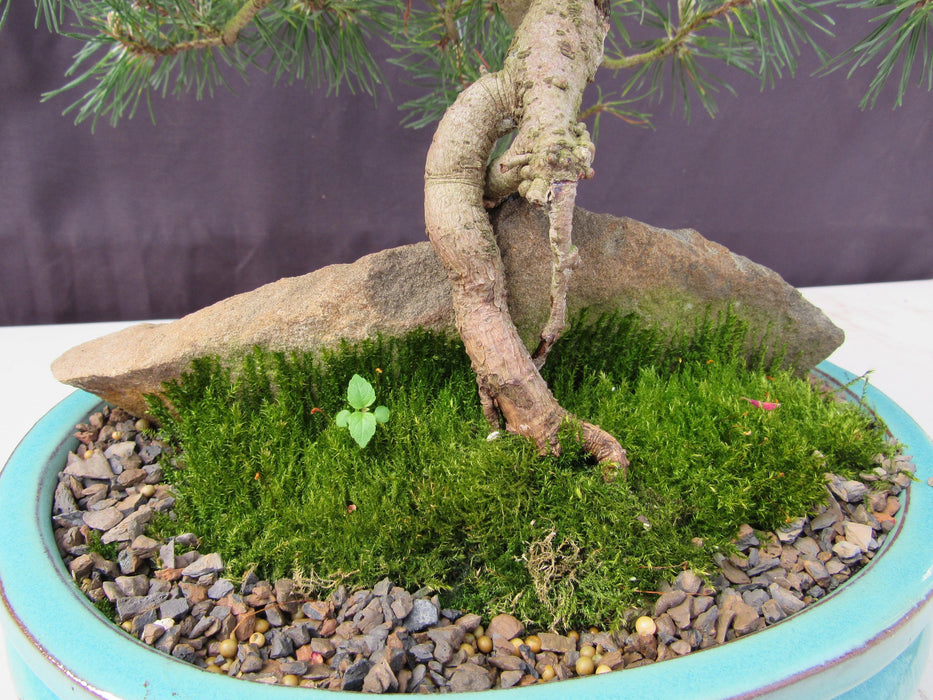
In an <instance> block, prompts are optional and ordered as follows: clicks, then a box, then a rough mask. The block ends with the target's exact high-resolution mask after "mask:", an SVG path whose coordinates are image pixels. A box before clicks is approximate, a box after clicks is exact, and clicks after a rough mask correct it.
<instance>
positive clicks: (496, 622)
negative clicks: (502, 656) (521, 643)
mask: <svg viewBox="0 0 933 700" xmlns="http://www.w3.org/2000/svg"><path fill="white" fill-rule="evenodd" d="M524 631H525V626H524V625H523V624H522V623H521V622H519V621H518V620H517V619H515V618H514V617H513V616H512V615H505V614H502V615H496V616H495V617H494V618H492V620H490V621H489V625H488V626H487V627H486V634H487V635H488V636H489V637H495V636H496V635H499V636H502V637H505V638H506V639H515V637H518V636H519V635H521V633H522V632H524Z"/></svg>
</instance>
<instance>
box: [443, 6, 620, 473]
mask: <svg viewBox="0 0 933 700" xmlns="http://www.w3.org/2000/svg"><path fill="white" fill-rule="evenodd" d="M505 4H506V5H507V7H506V8H504V9H505V10H507V13H508V18H509V22H510V23H513V26H515V24H517V29H516V32H515V37H514V39H513V42H512V45H511V47H510V50H509V54H508V56H507V58H506V61H505V65H504V67H503V69H502V70H501V71H498V72H496V73H489V74H486V75H484V76H482V77H481V78H480V79H479V80H477V81H476V82H475V83H474V84H473V85H471V86H470V87H468V88H467V89H465V90H464V91H463V93H461V95H460V96H459V98H458V99H457V101H456V102H455V103H454V104H453V105H452V106H451V107H450V108H449V109H448V110H447V113H446V114H445V116H444V118H443V119H442V120H441V122H440V124H439V125H438V128H437V131H436V132H435V135H434V140H433V143H432V145H431V148H430V150H429V152H428V157H427V163H426V166H425V223H426V227H427V234H428V237H429V238H430V240H431V242H432V244H433V245H434V248H435V250H436V252H437V255H438V258H439V259H440V261H441V263H442V265H443V266H444V268H445V270H446V271H447V274H448V277H449V279H450V282H451V286H452V297H453V306H454V314H455V318H456V324H457V330H458V331H459V333H460V336H461V338H462V339H463V342H464V345H465V347H466V350H467V352H468V354H469V355H470V358H471V361H472V364H473V369H474V370H475V372H476V379H477V384H478V388H479V395H480V401H481V403H482V406H483V411H484V414H485V415H486V418H487V419H488V420H489V422H490V424H491V425H492V426H494V427H499V426H500V422H501V421H502V420H503V419H504V421H505V427H506V429H507V430H509V431H511V432H514V433H517V434H520V435H524V436H526V437H529V438H531V439H532V440H534V441H535V443H536V444H537V446H538V449H539V450H540V451H541V452H543V453H544V452H549V451H556V450H558V449H559V446H558V440H557V434H558V431H559V429H560V427H561V425H562V424H563V423H564V421H565V420H567V419H568V418H571V417H570V416H568V414H567V412H566V411H565V410H564V409H563V408H562V407H561V406H560V405H559V404H558V403H557V401H556V400H555V399H554V396H553V395H552V394H551V392H550V390H549V389H548V387H547V384H546V383H545V381H544V380H543V379H542V377H541V375H540V373H539V371H538V370H539V369H540V366H541V364H542V363H543V361H544V358H545V357H546V355H547V351H548V350H549V349H550V347H551V345H553V343H554V341H555V340H556V339H557V337H559V335H560V332H561V331H562V330H563V325H564V322H565V315H566V312H565V308H566V293H567V287H568V285H569V275H570V271H571V269H572V267H573V264H574V260H575V256H576V251H575V249H574V248H573V244H572V241H571V238H570V234H571V224H572V218H573V206H574V199H575V193H576V183H577V181H578V180H579V179H581V178H584V177H588V176H590V175H591V173H592V171H591V169H590V163H591V161H592V158H593V153H594V149H593V145H592V142H591V141H590V139H589V137H588V135H587V133H586V129H585V128H584V127H583V126H582V125H581V124H579V123H578V122H577V115H578V113H579V109H580V101H581V98H582V94H583V90H584V88H585V87H586V84H587V83H588V82H589V81H590V80H592V78H593V76H594V74H595V72H596V69H597V67H598V66H599V62H600V60H601V57H602V47H603V41H604V39H605V35H606V30H607V18H606V17H605V16H604V14H603V12H602V10H601V8H600V6H598V5H596V4H594V2H593V0H564V1H561V0H530V2H525V3H523V2H521V1H520V0H518V1H512V2H508V3H505ZM512 130H517V133H516V135H515V138H514V140H513V142H512V145H511V147H510V148H509V149H508V151H507V152H506V153H505V154H504V155H503V156H502V157H501V158H499V159H497V160H496V161H495V162H493V163H492V164H491V165H490V166H489V169H488V171H487V162H488V159H489V155H490V153H491V151H492V148H493V146H494V145H495V143H496V141H497V140H498V139H499V138H500V137H501V136H503V135H505V134H506V133H508V132H510V131H512ZM513 192H518V193H519V194H520V195H521V196H523V197H524V198H525V199H527V200H528V201H530V202H532V203H533V204H536V205H540V206H542V207H545V208H546V209H547V211H548V214H549V217H550V222H551V225H550V235H549V238H550V241H551V250H552V271H553V274H552V283H551V312H550V316H549V319H548V321H547V323H546V325H545V328H544V330H543V331H542V336H541V342H540V344H539V346H538V349H537V351H536V353H535V354H536V358H532V356H531V354H529V352H528V350H527V348H526V347H525V345H524V343H523V342H522V340H521V338H520V337H519V334H518V331H517V330H516V328H515V325H514V323H513V322H512V319H511V317H510V315H509V308H508V299H507V291H506V279H505V270H504V266H503V263H502V258H501V255H500V251H499V249H498V246H497V244H496V240H495V236H494V233H493V229H492V225H491V223H490V221H489V217H488V215H487V213H486V206H487V205H489V204H490V203H491V202H496V201H499V200H501V199H502V198H504V197H505V196H507V195H509V194H511V193H513ZM578 423H579V425H580V427H581V429H582V433H583V439H584V443H585V446H586V449H587V450H588V451H589V452H590V453H591V454H592V455H593V456H595V457H596V458H597V459H598V460H599V461H600V462H604V463H606V464H607V465H613V466H615V467H618V468H621V469H623V470H624V469H625V467H626V466H627V464H628V461H627V459H626V457H625V451H624V450H623V449H622V447H621V446H620V445H619V443H618V442H617V441H616V440H615V439H614V438H613V437H612V436H610V435H609V434H608V433H606V432H605V431H603V430H602V429H600V428H599V427H597V426H594V425H591V424H588V423H585V422H583V421H579V422H578Z"/></svg>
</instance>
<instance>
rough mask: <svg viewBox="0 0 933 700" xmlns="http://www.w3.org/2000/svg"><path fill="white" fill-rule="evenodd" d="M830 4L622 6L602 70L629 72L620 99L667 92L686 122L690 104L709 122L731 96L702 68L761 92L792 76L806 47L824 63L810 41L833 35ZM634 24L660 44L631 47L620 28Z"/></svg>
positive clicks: (733, 0) (693, 1)
mask: <svg viewBox="0 0 933 700" xmlns="http://www.w3.org/2000/svg"><path fill="white" fill-rule="evenodd" d="M831 1H832V0H817V2H815V3H808V2H802V1H800V0H712V1H710V0H680V1H679V2H678V4H677V6H676V9H674V10H672V9H671V8H670V6H666V7H662V6H660V5H658V4H657V3H656V2H654V0H640V2H633V3H624V4H623V5H622V6H621V8H619V9H621V10H622V11H621V12H620V13H617V16H616V29H617V32H616V35H617V36H618V39H617V40H616V42H615V44H614V48H613V49H610V50H608V51H607V58H606V59H605V60H604V61H603V67H604V68H609V69H610V70H614V71H620V70H626V69H627V70H632V71H634V72H633V74H632V75H631V76H630V77H629V78H628V80H627V81H626V82H625V84H624V89H623V91H624V92H625V93H630V92H632V93H634V94H641V95H651V96H652V97H653V98H654V99H660V98H661V97H662V96H663V93H664V90H665V86H666V85H668V84H669V85H671V86H673V88H674V89H675V90H676V96H677V97H678V98H679V99H680V100H682V102H683V105H684V110H685V112H686V114H687V116H688V117H689V115H690V101H691V97H697V98H699V100H700V102H701V103H702V105H703V106H704V108H705V109H706V110H707V111H708V112H709V113H710V114H714V113H715V112H716V103H715V99H714V98H715V94H716V93H717V92H718V91H719V90H720V89H727V90H730V91H732V89H731V88H730V87H729V85H728V84H727V83H725V82H724V81H723V80H722V79H720V78H719V77H717V76H716V75H715V74H713V73H712V72H711V71H710V70H709V68H708V67H707V66H710V65H714V64H715V63H724V64H726V65H727V66H730V67H733V68H737V69H738V70H741V71H743V72H745V73H749V74H751V75H755V76H758V77H759V78H760V79H761V81H762V85H770V84H773V83H774V81H775V79H776V78H778V77H781V76H782V75H783V73H784V72H785V71H787V72H789V73H791V74H793V73H794V71H795V70H796V65H797V57H798V56H799V54H800V53H801V51H802V48H803V47H804V46H809V47H810V48H812V49H813V50H814V51H815V52H816V53H817V55H818V56H821V57H824V56H825V54H824V52H823V50H822V49H821V48H820V46H819V44H818V43H817V42H816V41H815V40H814V39H813V37H812V36H811V33H817V34H824V35H831V32H830V27H831V26H832V24H833V21H832V19H831V18H830V17H829V16H828V15H826V14H825V13H824V12H823V11H822V8H823V7H824V6H826V5H827V4H829V2H831ZM617 7H618V6H617ZM675 13H676V14H675ZM633 22H637V23H638V24H640V25H642V26H644V27H650V28H652V29H656V30H659V32H660V33H661V34H662V36H661V38H658V39H651V40H646V41H638V42H635V41H632V40H631V38H630V35H629V33H628V29H627V28H626V27H624V24H625V23H633ZM631 49H635V50H634V51H631ZM675 103H676V100H675Z"/></svg>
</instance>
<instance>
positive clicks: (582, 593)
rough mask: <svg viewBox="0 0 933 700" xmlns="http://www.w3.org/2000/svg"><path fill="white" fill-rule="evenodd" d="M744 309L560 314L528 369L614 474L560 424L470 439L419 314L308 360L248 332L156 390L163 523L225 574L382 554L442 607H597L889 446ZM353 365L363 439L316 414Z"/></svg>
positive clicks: (570, 619) (369, 577)
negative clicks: (793, 363)
mask: <svg viewBox="0 0 933 700" xmlns="http://www.w3.org/2000/svg"><path fill="white" fill-rule="evenodd" d="M747 330H748V329H747V327H746V326H745V324H743V323H742V322H741V321H739V320H738V319H736V318H735V317H734V316H731V315H727V316H723V317H722V318H719V319H716V320H715V321H713V320H712V319H709V318H707V319H705V320H703V321H702V322H701V323H700V324H699V325H698V327H697V328H695V329H691V332H690V333H689V334H686V333H685V334H680V335H675V336H674V337H669V336H666V335H662V334H660V333H657V332H654V331H652V330H650V329H646V328H644V327H642V326H641V325H639V323H638V321H637V319H636V318H635V317H631V316H630V317H625V318H619V317H606V318H600V319H596V320H595V321H594V322H592V323H585V322H583V321H582V320H580V321H579V322H578V323H576V324H575V325H574V327H573V329H572V330H571V331H570V332H569V333H568V334H567V335H566V337H565V338H564V339H563V340H562V341H561V342H560V343H559V344H558V346H557V347H556V348H555V349H554V351H553V352H552V355H551V357H550V358H549V360H548V364H547V366H546V378H547V379H548V381H549V383H550V385H551V387H552V388H553V390H554V392H555V395H556V396H557V397H558V399H559V400H560V401H561V402H562V404H563V405H564V406H566V407H567V408H568V409H570V410H571V411H573V412H574V413H575V414H577V415H579V416H581V417H584V418H586V419H587V420H591V421H593V422H595V423H598V424H599V425H601V426H603V427H604V428H606V429H607V430H609V431H610V432H611V433H613V434H614V435H616V436H617V437H618V438H619V439H620V441H621V442H622V444H623V446H625V447H626V448H627V449H628V451H629V456H630V458H631V460H632V463H631V466H630V477H629V479H628V480H627V481H622V480H619V481H616V482H615V483H606V482H605V481H604V479H603V474H602V469H601V468H600V467H598V466H597V465H595V464H593V463H592V462H591V461H590V460H588V459H587V458H586V456H585V455H583V454H582V451H581V449H580V446H579V442H578V440H576V438H575V435H574V433H573V430H572V429H571V426H568V428H567V429H566V430H565V431H564V433H563V434H562V436H561V439H562V444H563V446H564V450H563V454H562V455H561V456H560V457H546V458H545V457H539V456H538V455H537V454H536V451H535V449H534V448H533V446H532V445H531V444H530V443H529V442H528V441H526V440H523V439H520V438H517V437H513V436H506V437H503V438H500V439H497V440H493V441H488V440H487V439H486V436H487V433H488V432H489V429H488V426H487V425H486V423H485V421H484V419H483V417H482V415H481V412H480V410H479V406H478V401H477V399H476V395H475V392H476V384H475V380H474V377H473V374H472V371H471V369H470V365H469V360H468V358H467V357H466V355H465V353H464V352H463V349H462V346H461V345H460V344H459V341H454V340H450V339H447V338H443V337H439V336H435V335H431V334H428V333H424V332H419V333H414V334H412V335H411V336H409V337H407V338H405V339H396V340H375V341H371V342H366V343H363V344H360V345H357V346H353V347H350V346H345V347H343V348H342V349H341V350H340V351H339V352H335V353H331V354H328V355H326V356H324V357H323V358H320V359H318V360H314V359H312V358H311V357H310V356H305V355H292V356H284V355H275V354H264V353H261V352H259V351H257V352H255V353H254V354H252V355H251V356H250V357H249V358H248V360H247V361H246V362H245V363H244V366H243V367H242V368H241V370H240V371H239V372H238V373H237V376H236V377H235V378H234V377H232V376H231V374H230V373H229V372H228V371H226V370H223V369H222V368H221V367H220V365H219V364H218V363H217V362H216V361H212V360H205V361H201V362H199V363H198V364H197V365H196V366H195V367H194V369H193V371H192V373H191V374H190V376H188V377H186V378H185V379H184V380H183V381H182V382H180V383H178V384H175V385H173V386H171V387H169V388H168V391H167V394H168V398H169V399H170V401H171V403H172V404H173V405H174V406H175V407H176V409H177V411H178V412H177V414H174V415H172V414H169V413H168V412H167V411H166V410H165V409H164V408H161V407H155V412H156V413H157V414H159V416H160V418H161V419H162V421H163V423H164V427H165V430H166V431H167V432H168V434H169V435H170V436H171V438H172V439H173V440H176V441H177V442H178V443H179V445H180V447H181V449H182V451H183V462H180V466H179V467H178V468H176V469H174V470H171V473H170V474H169V476H170V478H171V480H172V481H173V482H174V484H175V487H176V489H177V490H178V494H179V497H178V503H177V509H176V510H177V514H178V520H177V522H175V523H163V525H162V527H172V526H173V527H175V528H177V532H183V531H192V532H196V533H197V534H198V535H199V536H200V537H201V538H202V549H203V550H204V551H211V550H216V551H219V552H220V553H221V554H222V556H223V558H224V561H225V562H226V563H227V565H228V568H229V572H230V574H231V575H232V576H238V575H241V574H242V573H243V572H244V571H246V570H247V569H250V568H253V567H255V568H256V570H257V572H258V573H259V574H260V575H261V576H264V577H268V578H275V577H280V576H288V575H292V574H293V573H295V572H296V571H300V572H303V573H304V574H305V575H307V576H309V577H310V578H312V579H314V580H317V581H322V582H323V581H329V582H339V581H342V582H344V583H347V584H348V585H359V586H371V585H373V584H374V583H375V582H376V581H378V580H380V579H381V578H383V577H385V576H388V577H390V578H392V580H393V581H395V582H396V583H397V584H399V585H402V586H405V587H407V588H409V589H410V590H414V589H416V588H420V587H422V586H431V587H433V588H435V589H437V590H438V591H440V592H441V594H442V597H443V600H444V604H445V605H447V606H450V607H461V608H467V609H471V610H475V611H477V612H481V613H484V614H486V615H493V614H495V613H498V612H502V611H509V612H513V613H515V614H517V615H518V616H520V617H522V618H524V619H526V620H528V621H532V622H533V624H535V625H537V626H540V627H550V626H555V627H564V626H571V625H583V624H585V625H589V624H600V625H606V626H608V627H611V626H613V625H616V624H618V623H619V621H620V619H621V618H622V616H623V614H624V613H625V612H626V611H627V610H629V609H630V608H631V607H632V606H638V605H642V604H644V603H645V602H646V599H645V598H644V597H643V594H642V593H641V591H650V590H656V589H657V587H658V586H659V585H660V583H661V581H662V579H665V578H669V577H670V576H671V575H673V574H674V573H675V572H676V571H677V570H679V569H681V568H682V567H683V566H684V565H689V566H692V567H694V569H695V570H697V571H698V572H700V573H704V572H706V573H709V572H711V565H710V560H711V555H712V554H713V553H714V552H715V551H728V549H729V547H730V539H731V537H732V536H733V535H734V534H735V532H736V531H737V529H738V527H739V525H741V524H742V523H746V522H747V523H749V524H751V525H752V526H753V527H755V528H760V529H772V528H774V527H776V526H779V525H780V524H781V523H783V522H784V521H785V520H786V519H787V518H789V517H794V516H798V515H802V514H804V513H806V512H807V511H808V510H809V509H810V507H811V506H812V505H813V504H815V503H816V502H818V501H819V500H820V499H821V497H822V494H823V493H824V491H823V489H824V486H823V484H824V479H823V474H824V473H825V472H828V471H833V472H837V473H840V474H844V475H848V476H854V475H855V474H856V473H857V472H858V471H860V470H864V469H865V468H867V467H868V465H870V463H871V459H872V457H873V456H874V455H875V454H877V453H878V452H884V451H886V450H887V449H889V448H888V447H887V446H886V444H885V442H884V432H883V429H882V428H881V427H880V426H878V425H876V424H875V423H873V422H872V418H871V417H870V416H868V415H866V414H864V413H862V412H860V411H859V410H858V409H857V408H856V407H854V406H850V405H842V404H838V403H837V402H834V401H833V400H832V399H831V398H827V397H824V396H822V395H821V394H819V393H818V392H816V391H814V390H813V389H811V387H810V386H809V384H808V383H807V382H806V381H802V380H800V379H797V378H795V377H794V376H792V375H791V374H789V373H787V372H784V371H779V370H775V369H774V368H773V367H771V366H766V365H765V364H764V363H763V361H760V360H758V361H756V362H754V363H753V365H754V366H753V368H752V369H748V363H747V361H746V357H745V353H744V348H745V342H746V336H747ZM354 373H359V374H360V375H362V376H364V377H366V378H367V379H369V380H370V381H372V382H373V384H374V386H375V388H376V393H377V400H378V401H379V402H380V403H384V404H385V405H387V406H388V407H389V408H390V409H391V411H392V420H391V421H389V423H388V424H386V425H385V426H381V429H380V430H379V431H378V432H377V434H376V436H375V437H374V438H373V440H372V442H371V443H370V444H369V446H367V448H366V449H365V450H361V449H360V448H359V447H358V446H357V445H356V444H355V443H354V442H353V441H352V439H351V437H350V436H349V434H348V433H347V431H346V430H341V429H339V428H337V427H336V426H335V425H334V423H333V416H335V415H336V413H337V411H339V410H340V408H342V407H343V404H344V397H345V391H346V386H347V381H348V380H349V378H350V376H352V374H354ZM748 398H751V399H760V400H769V401H778V402H780V403H781V406H780V408H778V409H777V410H773V411H766V410H762V409H759V408H756V407H754V406H753V405H752V404H751V403H749V402H748V401H747V400H746V399H748ZM315 408H318V409H321V410H319V411H313V410H312V409H315ZM351 506H354V507H352V508H351ZM696 538H699V539H701V540H702V542H703V544H702V546H697V545H696V544H695V542H696Z"/></svg>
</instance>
